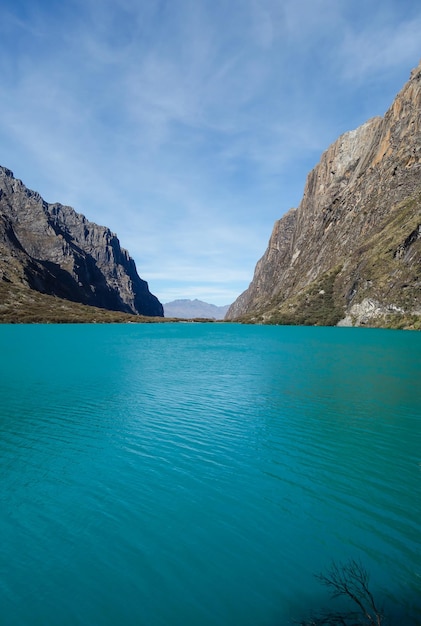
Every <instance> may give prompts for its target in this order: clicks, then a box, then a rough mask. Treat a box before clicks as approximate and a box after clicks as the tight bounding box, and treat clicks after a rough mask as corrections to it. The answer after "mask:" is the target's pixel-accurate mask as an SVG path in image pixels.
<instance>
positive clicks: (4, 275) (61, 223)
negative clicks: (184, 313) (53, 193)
mask: <svg viewBox="0 0 421 626" xmlns="http://www.w3.org/2000/svg"><path fill="white" fill-rule="evenodd" d="M0 280H3V281H4V282H6V283H9V284H11V285H13V284H14V283H23V284H26V285H27V286H28V287H29V288H31V289H33V290H36V291H39V292H42V293H46V294H50V295H55V296H58V297H60V298H64V299H67V300H71V301H74V302H81V303H83V304H89V305H93V306H97V307H101V308H104V309H110V310H114V311H123V312H126V313H135V314H142V315H150V316H163V308H162V305H161V303H160V302H159V300H158V299H157V298H156V297H155V296H154V295H153V294H151V293H150V291H149V288H148V284H147V282H145V281H144V280H142V279H141V278H139V276H138V274H137V271H136V266H135V263H134V261H133V259H132V258H131V257H130V256H129V254H128V252H127V251H126V250H124V249H123V248H121V246H120V242H119V240H118V238H117V236H116V235H115V234H114V233H112V232H111V231H110V230H109V229H108V228H105V227H103V226H98V225H97V224H94V223H93V222H90V221H89V220H87V219H86V217H84V216H83V215H81V214H79V213H76V212H75V211H74V210H73V209H72V208H71V207H68V206H63V205H61V204H57V203H56V204H49V203H47V202H45V201H44V200H43V199H42V198H41V196H40V195H39V194H38V193H36V192H34V191H31V190H30V189H27V188H26V187H25V185H24V184H23V183H22V182H21V181H20V180H18V179H16V178H15V177H14V176H13V173H12V172H11V171H10V170H8V169H6V168H4V167H0Z"/></svg>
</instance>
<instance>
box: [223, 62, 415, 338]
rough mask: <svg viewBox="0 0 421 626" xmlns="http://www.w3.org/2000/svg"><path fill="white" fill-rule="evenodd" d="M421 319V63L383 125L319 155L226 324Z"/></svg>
mask: <svg viewBox="0 0 421 626" xmlns="http://www.w3.org/2000/svg"><path fill="white" fill-rule="evenodd" d="M420 315H421V64H420V65H419V66H418V67H417V68H416V69H415V70H413V71H412V73H411V77H410V80H409V82H408V83H407V84H406V85H405V86H404V87H403V89H402V91H401V92H400V93H399V94H398V95H397V97H396V99H395V101H394V102H393V104H392V106H391V107H390V109H389V110H388V111H387V113H386V114H385V116H384V117H376V118H373V119H371V120H369V121H368V122H366V123H365V124H364V125H363V126H361V127H360V128H358V129H356V130H353V131H350V132H347V133H345V134H344V135H342V136H341V137H339V139H337V141H335V143H333V144H332V145H331V146H330V147H329V148H328V150H327V151H326V152H325V153H324V154H323V155H322V157H321V159H320V162H319V164H318V165H317V166H316V167H315V168H314V169H313V170H312V171H311V172H310V174H309V175H308V177H307V181H306V185H305V189H304V195H303V198H302V201H301V203H300V205H299V207H298V208H297V209H291V210H290V211H289V212H288V213H286V214H285V215H284V216H283V217H282V218H281V219H280V220H279V221H277V222H276V223H275V226H274V228H273V232H272V235H271V237H270V240H269V245H268V248H267V250H266V252H265V254H264V255H263V257H262V258H261V259H260V261H258V263H257V265H256V268H255V273H254V277H253V280H252V282H251V284H250V286H249V288H248V289H247V290H246V291H245V292H244V293H242V294H241V295H240V296H239V298H238V299H237V300H236V301H235V302H234V303H233V304H232V305H231V307H230V309H229V311H228V313H227V316H226V319H228V320H233V319H240V320H243V321H249V322H263V323H286V324H327V325H334V324H342V325H361V324H369V325H381V326H390V325H397V326H404V327H414V325H415V327H419V324H420V321H421V318H420V317H419V316H420ZM399 320H400V321H399Z"/></svg>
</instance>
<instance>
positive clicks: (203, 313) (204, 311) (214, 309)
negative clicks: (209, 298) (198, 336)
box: [164, 299, 229, 320]
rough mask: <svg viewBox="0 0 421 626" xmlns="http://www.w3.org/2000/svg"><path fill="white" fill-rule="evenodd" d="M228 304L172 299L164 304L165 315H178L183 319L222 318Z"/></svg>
mask: <svg viewBox="0 0 421 626" xmlns="http://www.w3.org/2000/svg"><path fill="white" fill-rule="evenodd" d="M228 308H229V304H227V305H226V306H216V305H215V304H209V303H208V302H202V301H201V300H197V299H195V300H173V301H172V302H167V303H166V304H164V315H165V317H180V318H183V319H215V320H223V319H224V317H225V314H226V313H227V311H228Z"/></svg>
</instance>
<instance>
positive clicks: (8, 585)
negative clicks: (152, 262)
mask: <svg viewBox="0 0 421 626" xmlns="http://www.w3.org/2000/svg"><path fill="white" fill-rule="evenodd" d="M0 350H1V371H0V400H1V404H0V406H1V413H0V474H1V487H2V488H1V507H0V537H1V543H0V624H2V625H3V624H4V625H5V626H6V625H7V626H16V625H19V626H21V625H30V626H50V625H54V626H55V625H59V626H67V625H69V626H70V625H71V626H75V625H76V626H77V625H92V626H111V625H125V624H127V625H129V626H131V625H141V626H143V625H145V626H161V625H162V626H178V625H180V626H196V625H197V626H228V625H230V626H231V625H232V626H276V625H283V624H290V623H292V622H293V620H297V619H300V618H304V617H306V616H307V615H308V614H309V612H311V611H318V610H320V609H322V608H323V607H329V606H330V600H329V593H328V590H327V589H326V588H324V587H323V586H321V585H320V583H319V581H318V580H317V579H316V578H315V576H314V574H317V573H319V572H323V571H325V570H326V568H328V567H329V565H330V564H331V562H332V561H333V560H335V561H346V560H347V559H349V558H355V559H359V560H361V562H362V563H363V565H364V567H366V568H367V570H368V571H369V572H370V585H371V588H372V591H373V593H374V595H375V596H376V597H377V598H379V599H381V600H384V604H385V607H386V609H387V611H388V612H389V614H390V615H391V617H392V618H393V620H394V621H393V623H394V624H398V625H400V624H405V626H407V625H408V624H421V608H420V607H421V531H420V528H421V333H416V332H403V331H387V330H371V329H349V328H299V327H265V326H242V325H237V324H143V325H134V324H128V325H69V326H67V325H32V326H25V325H16V326H15V325H10V326H9V325H3V326H0Z"/></svg>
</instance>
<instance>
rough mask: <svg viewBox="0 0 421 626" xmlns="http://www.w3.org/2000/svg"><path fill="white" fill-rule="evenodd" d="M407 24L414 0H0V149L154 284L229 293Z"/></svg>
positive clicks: (399, 81) (388, 90)
mask: <svg viewBox="0 0 421 626" xmlns="http://www.w3.org/2000/svg"><path fill="white" fill-rule="evenodd" d="M420 33H421V3H420V2H414V1H413V0H411V1H407V0H382V1H380V0H63V2H58V1H57V0H2V2H1V20H0V46H1V49H0V72H1V97H0V164H1V165H4V166H6V167H8V168H10V169H11V170H13V172H14V174H15V176H17V177H18V178H20V179H22V180H23V181H24V183H25V184H26V185H27V186H28V187H30V188H31V189H35V190H36V191H39V192H40V194H41V195H42V196H43V197H44V198H45V199H46V200H47V201H48V202H61V203H63V204H68V205H70V206H73V207H74V208H75V209H76V210H77V211H78V212H80V213H83V214H84V215H86V217H87V218H88V219H90V220H91V221H94V222H97V223H98V224H102V225H106V226H109V227H110V228H111V230H113V231H114V232H116V233H117V235H118V237H119V239H120V242H121V244H122V246H123V247H125V248H127V249H128V250H129V252H130V254H131V255H132V257H133V258H134V259H135V261H136V265H137V268H138V272H139V275H140V276H141V277H142V278H144V279H145V280H147V281H148V282H149V287H150V289H151V291H152V292H153V293H154V294H155V295H157V296H158V298H159V299H160V300H161V302H168V301H170V300H173V299H176V298H199V299H201V300H205V301H208V302H212V303H214V304H228V303H230V302H232V301H233V300H234V299H235V298H236V297H237V296H238V295H239V294H240V293H241V292H242V291H243V290H244V289H245V288H246V287H247V286H248V284H249V282H250V281H251V279H252V276H253V271H254V267H255V264H256V262H257V260H258V259H259V258H260V257H261V255H262V254H263V252H264V251H265V249H266V245H267V242H268V239H269V236H270V233H271V230H272V227H273V223H274V221H275V220H276V219H278V218H279V217H281V216H282V214H283V213H285V212H286V211H287V210H288V209H289V208H291V207H292V206H297V205H298V203H299V201H300V199H301V196H302V192H303V188H304V184H305V179H306V175H307V173H308V171H309V170H310V169H311V168H312V167H314V165H315V164H316V163H317V162H318V160H319V158H320V155H321V153H322V152H323V151H324V150H325V149H326V148H327V147H328V146H329V144H330V143H332V141H334V140H335V139H336V138H337V137H338V136H339V135H340V134H341V133H343V132H345V131H347V130H351V129H353V128H356V127H357V126H359V125H360V124H362V123H363V122H365V121H366V120H367V119H368V118H370V117H373V116H375V115H383V114H384V113H385V111H386V110H387V108H388V107H389V105H390V104H391V103H392V100H393V98H394V96H395V94H396V93H397V92H398V91H399V90H400V88H401V87H402V86H403V84H404V83H405V82H406V81H407V80H408V78H409V73H410V70H411V69H412V68H413V67H415V66H416V65H417V64H418V62H419V61H420V58H421V36H420Z"/></svg>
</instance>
